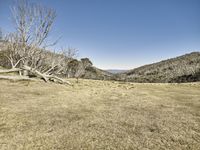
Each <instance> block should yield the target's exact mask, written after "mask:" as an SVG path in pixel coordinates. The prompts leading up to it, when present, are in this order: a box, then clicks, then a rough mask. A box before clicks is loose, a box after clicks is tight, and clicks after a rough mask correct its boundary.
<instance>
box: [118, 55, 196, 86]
mask: <svg viewBox="0 0 200 150" xmlns="http://www.w3.org/2000/svg"><path fill="white" fill-rule="evenodd" d="M115 79H116V80H123V81H131V82H169V83H171V82H195V81H200V52H192V53H190V54H186V55H183V56H179V57H176V58H172V59H168V60H164V61H161V62H158V63H154V64H150V65H145V66H142V67H139V68H136V69H132V70H129V71H127V72H125V73H121V74H117V75H116V76H115Z"/></svg>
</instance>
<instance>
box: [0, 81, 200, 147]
mask: <svg viewBox="0 0 200 150" xmlns="http://www.w3.org/2000/svg"><path fill="white" fill-rule="evenodd" d="M72 82H74V86H66V85H58V84H46V83H43V82H30V83H28V82H9V81H3V80H2V81H0V149H2V150H3V149H8V150H12V149H13V150H16V149H31V150H32V149H33V150H34V149H67V150H68V149H139V150H146V149H193V150H197V149H200V83H197V84H130V83H126V84H123V83H118V82H109V81H92V80H80V82H79V83H75V81H74V80H72Z"/></svg>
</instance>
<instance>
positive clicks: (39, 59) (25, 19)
mask: <svg viewBox="0 0 200 150" xmlns="http://www.w3.org/2000/svg"><path fill="white" fill-rule="evenodd" d="M11 11H12V15H13V22H14V26H15V29H16V33H15V34H12V35H11V36H9V40H8V47H7V51H6V53H5V56H6V58H7V59H8V60H9V61H10V64H11V66H12V67H11V68H12V69H13V68H15V69H16V67H18V69H20V70H21V69H22V70H24V72H23V75H24V76H27V75H28V74H33V75H35V76H37V77H40V78H42V79H44V80H45V81H46V82H47V81H49V80H54V81H55V80H56V81H58V82H60V83H64V80H63V79H61V78H58V77H57V76H55V75H54V73H55V70H56V71H57V73H58V72H60V71H61V70H63V69H62V68H63V66H64V60H65V58H66V55H64V54H55V53H50V52H48V51H47V50H45V47H46V46H47V45H46V40H47V38H48V35H49V33H50V31H51V28H52V24H53V22H54V19H55V17H56V13H55V11H54V10H53V9H49V8H46V7H42V6H40V5H37V4H32V3H29V2H28V1H27V0H18V1H17V3H16V5H15V6H14V7H13V8H12V9H11Z"/></svg>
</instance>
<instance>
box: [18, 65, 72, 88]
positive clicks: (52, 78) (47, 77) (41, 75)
mask: <svg viewBox="0 0 200 150" xmlns="http://www.w3.org/2000/svg"><path fill="white" fill-rule="evenodd" d="M22 69H23V70H27V71H29V72H31V73H32V74H34V75H36V76H37V77H39V78H41V79H43V80H44V81H45V82H48V81H53V82H58V83H61V84H64V83H66V84H69V85H71V83H70V82H68V81H65V80H63V79H62V78H59V77H57V76H54V75H48V74H45V73H41V72H39V71H38V70H36V69H32V68H31V67H29V66H23V67H22Z"/></svg>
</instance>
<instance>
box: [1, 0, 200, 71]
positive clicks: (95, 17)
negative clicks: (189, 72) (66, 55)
mask: <svg viewBox="0 0 200 150" xmlns="http://www.w3.org/2000/svg"><path fill="white" fill-rule="evenodd" d="M32 1H33V2H37V3H41V4H42V5H46V6H47V7H51V8H54V9H55V10H56V12H57V18H56V20H55V24H54V29H53V32H52V34H51V39H56V38H57V37H59V36H60V35H62V39H61V40H60V42H59V44H58V45H57V48H59V47H61V46H63V47H68V46H71V47H74V48H77V49H78V50H79V57H89V58H90V59H91V60H92V61H93V63H94V65H95V66H97V67H99V68H102V69H130V68H135V67H138V66H140V65H144V64H148V63H152V62H156V61H159V60H162V59H166V58H170V57H174V56H178V55H182V54H185V53H189V52H192V51H199V50H200V0H32ZM12 4H13V1H12V0H0V27H1V28H2V29H3V30H4V31H11V30H12V25H11V20H10V19H9V18H10V15H11V13H10V9H9V6H12Z"/></svg>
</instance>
